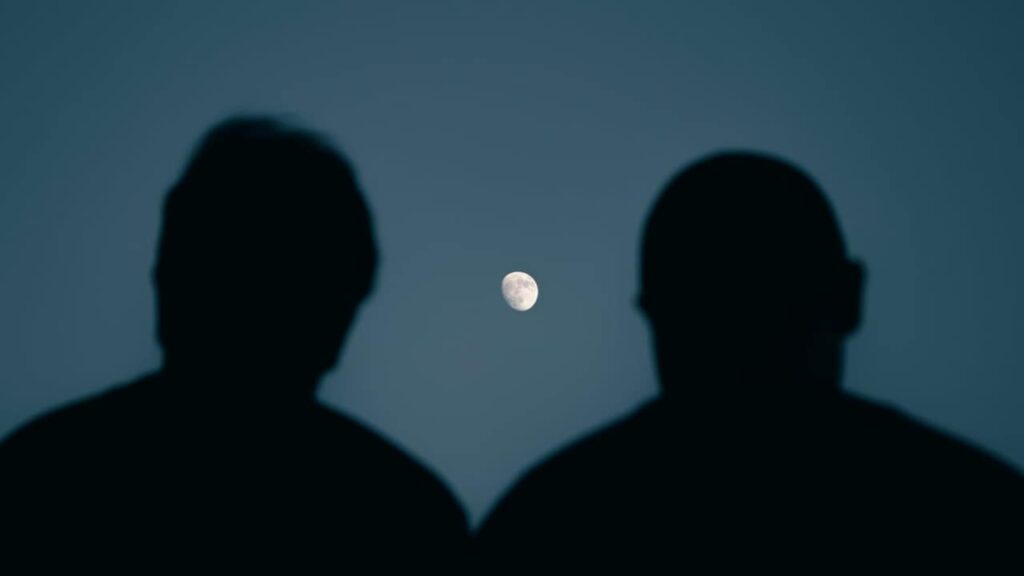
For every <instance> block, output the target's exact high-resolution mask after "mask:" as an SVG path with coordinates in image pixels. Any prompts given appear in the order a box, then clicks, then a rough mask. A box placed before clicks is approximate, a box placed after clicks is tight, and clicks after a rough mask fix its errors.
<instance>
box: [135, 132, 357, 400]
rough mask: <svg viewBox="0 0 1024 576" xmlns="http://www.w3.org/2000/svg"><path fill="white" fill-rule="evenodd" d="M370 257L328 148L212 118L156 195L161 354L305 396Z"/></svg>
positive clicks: (180, 366) (246, 387) (339, 163)
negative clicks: (177, 174) (174, 177)
mask: <svg viewBox="0 0 1024 576" xmlns="http://www.w3.org/2000/svg"><path fill="white" fill-rule="evenodd" d="M376 261H377V251H376V247H375V242H374V238H373V232H372V226H371V222H370V213H369V210H368V208H367V205H366V203H365V202H364V200H363V197H362V194H361V193H360V191H359V188H358V186H357V183H356V180H355V177H354V175H353V173H352V169H351V168H350V167H349V164H348V162H347V161H346V160H345V159H344V158H343V157H342V156H341V155H340V154H339V152H337V151H336V150H334V149H333V148H331V147H330V146H329V145H328V144H327V143H325V141H324V140H323V139H321V138H320V137H318V136H317V135H315V134H312V133H310V132H306V131H304V130H299V129H296V128H293V127H290V126H286V125H284V124H281V123H279V122H276V121H273V120H270V119H265V118H233V119H229V120H227V121H224V122H222V123H220V124H218V125H216V126H214V127H213V128H212V129H211V130H210V131H209V132H208V133H207V134H206V135H205V136H204V137H203V139H202V141H201V142H200V143H199V145H198V148H197V149H196V151H195V152H194V154H193V156H192V158H191V160H190V161H189V163H188V165H187V167H186V169H185V172H184V174H183V175H182V176H181V178H180V179H179V180H178V182H177V183H176V184H175V185H174V187H173V188H172V189H171V191H170V193H169V194H168V196H167V200H166V204H165V206H164V214H163V232H162V236H161V239H160V247H159V254H158V259H157V264H156V269H155V275H154V278H155V282H156V291H157V302H158V322H159V330H158V334H159V339H160V343H161V345H162V346H163V349H164V359H165V367H166V368H167V369H168V370H170V371H177V372H185V373H188V374H189V375H190V377H196V376H199V377H202V376H201V375H204V374H205V375H209V376H210V377H211V378H212V379H214V380H218V379H219V380H220V381H223V382H224V386H232V385H234V384H232V383H231V382H234V381H240V382H241V383H240V384H239V386H241V388H242V390H243V391H252V392H260V391H267V389H270V391H271V392H273V393H274V394H278V393H280V394H304V395H310V394H311V393H312V391H313V387H314V386H315V384H316V381H317V380H318V379H319V377H320V376H321V375H322V374H323V373H324V372H325V371H327V370H328V369H330V368H331V367H332V366H333V365H334V364H335V362H336V361H337V357H338V353H339V350H340V347H341V344H342V341H343V339H344V336H345V334H346V332H347V330H348V328H349V325H350V324H351V321H352V319H353V316H354V313H355V310H356V308H357V306H358V305H359V303H360V301H361V300H362V299H363V298H364V297H366V295H367V294H368V293H369V291H370V289H371V285H372V282H373V277H374V272H375V268H376ZM278 387H279V388H278Z"/></svg>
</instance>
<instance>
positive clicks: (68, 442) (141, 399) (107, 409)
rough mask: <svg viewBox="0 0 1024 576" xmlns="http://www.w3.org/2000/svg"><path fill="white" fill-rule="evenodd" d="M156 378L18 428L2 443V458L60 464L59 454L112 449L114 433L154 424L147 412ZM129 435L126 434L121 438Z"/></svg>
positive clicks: (99, 395)
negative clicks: (138, 423) (29, 459)
mask: <svg viewBox="0 0 1024 576" xmlns="http://www.w3.org/2000/svg"><path fill="white" fill-rule="evenodd" d="M152 380H153V376H146V377H143V378H140V379H138V380H135V381H131V382H127V383H122V384H119V385H116V386H114V387H112V388H110V389H107V390H104V391H102V392H99V393H97V394H95V395H93V396H90V397H88V398H86V399H83V400H78V401H76V402H74V403H71V404H68V405H65V406H62V407H59V408H56V409H53V410H50V411H48V412H46V413H44V414H42V415H40V416H37V417H36V418H34V419H32V420H30V421H29V422H28V423H26V424H24V425H22V426H21V427H20V428H18V429H16V430H15V431H14V432H13V433H11V434H10V435H9V436H8V437H7V438H5V439H4V441H3V442H2V443H0V458H3V459H6V458H11V457H15V456H23V455H24V456H36V457H38V460H40V461H45V462H48V463H57V462H58V461H59V458H58V455H64V454H81V451H82V450H83V449H85V450H88V447H89V446H93V447H94V449H95V448H109V446H110V445H109V442H110V441H111V440H112V438H111V434H112V433H117V432H121V433H123V432H124V431H125V426H127V425H131V424H133V423H137V422H145V421H151V419H150V418H148V417H147V415H146V414H144V413H143V411H144V410H145V407H146V404H148V402H146V398H147V393H146V392H147V390H146V389H147V387H149V386H152V382H151V381H152ZM128 436H130V435H128V434H124V435H123V436H122V438H124V437H128Z"/></svg>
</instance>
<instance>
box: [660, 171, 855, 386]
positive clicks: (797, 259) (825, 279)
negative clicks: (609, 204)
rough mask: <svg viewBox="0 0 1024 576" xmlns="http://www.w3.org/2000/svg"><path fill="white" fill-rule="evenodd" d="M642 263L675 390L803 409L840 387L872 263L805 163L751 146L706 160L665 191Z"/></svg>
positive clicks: (663, 367)
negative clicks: (861, 259) (849, 239)
mask: <svg viewBox="0 0 1024 576" xmlns="http://www.w3.org/2000/svg"><path fill="white" fill-rule="evenodd" d="M641 258H642V264H641V294H640V305H641V308H642V309H643V310H644V312H645V314H646V315H647V317H648V319H649V321H650V323H651V326H652V330H653V334H654V339H655V343H656V355H657V360H658V368H659V373H660V377H661V381H662V390H663V393H664V394H665V395H666V396H667V397H669V398H671V397H673V396H675V395H677V394H678V395H679V396H681V397H685V398H688V399H700V400H707V401H711V402H723V403H726V404H733V405H739V404H744V403H765V402H771V403H786V404H794V403H795V404H799V403H802V402H806V401H808V400H812V399H820V398H822V397H828V396H830V395H832V394H834V393H835V392H836V391H837V390H838V384H839V372H840V368H841V345H842V340H843V338H844V337H845V336H846V335H847V334H849V333H850V332H852V331H853V330H855V329H856V327H857V324H858V321H859V316H860V292H861V283H862V270H861V267H860V266H859V265H858V264H856V263H855V262H853V261H851V260H850V259H848V257H847V255H846V249H845V247H844V245H843V239H842V236H841V233H840V231H839V226H838V223H837V221H836V218H835V216H834V214H833V213H832V210H831V208H830V207H829V205H828V202H827V201H826V199H825V197H824V195H823V194H822V192H821V190H819V188H818V186H817V185H816V184H815V183H814V182H813V181H812V180H811V179H810V178H809V177H808V176H807V175H806V174H804V173H803V172H802V171H801V170H799V169H797V168H796V167H794V166H792V165H791V164H788V163H786V162H784V161H781V160H779V159H775V158H771V157H768V156H763V155H759V154H752V153H723V154H716V155H713V156H710V157H707V158H704V159H702V160H700V161H698V162H696V163H695V164H693V165H691V166H689V167H687V168H686V169H684V170H683V171H682V172H681V173H679V174H678V175H677V176H675V178H673V179H672V181H671V182H670V183H669V184H668V186H667V187H666V189H665V190H664V192H662V194H661V196H660V198H658V200H657V202H656V204H655V206H654V208H653V210H652V211H651V213H650V216H649V218H648V221H647V226H646V229H645V232H644V237H643V247H642V255H641Z"/></svg>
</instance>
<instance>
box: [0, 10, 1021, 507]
mask: <svg viewBox="0 0 1024 576" xmlns="http://www.w3.org/2000/svg"><path fill="white" fill-rule="evenodd" d="M768 4H769V3H765V2H758V1H754V0H750V1H743V2H723V1H714V2H711V1H709V2H704V3H684V2H677V1H659V2H655V1H647V2H644V1H636V0H632V1H628V2H627V1H619V2H607V1H599V0H581V1H578V2H557V1H544V2H540V1H538V2H524V1H522V0H520V1H517V2H471V1H465V2H417V1H408V2H387V1H381V0H373V1H366V2H340V1H339V2H318V3H314V2H300V1H291V2H257V1H244V2H243V1H238V2H179V3H171V2H149V3H141V2H88V3H86V2H60V3H58V2H48V1H36V0H33V1H11V0H8V1H5V2H4V3H3V4H0V114H2V115H3V122H2V126H3V128H2V129H3V136H2V138H0V434H4V433H6V432H8V431H10V430H11V429H12V428H13V427H15V426H17V425H18V424H20V423H22V422H24V421H25V420H26V419H28V418H30V417H31V416H33V415H35V414H37V413H39V412H40V411H42V410H44V409H46V408H49V407H52V406H54V405H56V404H58V403H60V402H63V401H67V400H70V399H73V398H76V397H80V396H82V395H84V394H87V393H90V392H93V391H98V390H100V389H102V388H104V387H106V386H108V385H110V384H111V383H114V382H117V381H121V380H125V379H128V378H130V377H132V376H134V375H136V374H138V373H140V372H142V371H144V370H147V369H151V368H154V367H156V366H157V365H158V364H159V350H158V348H157V346H156V342H155V338H154V321H153V313H154V310H153V299H152V290H151V286H150V283H149V273H150V269H151V266H152V263H153V257H154V248H155V241H156V238H157V233H158V225H159V215H160V212H159V210H160V205H161V200H162V198H163V195H164V193H165V192H166V190H167V188H168V186H169V185H170V183H171V182H172V180H173V179H174V178H175V177H176V175H177V174H178V172H179V170H180V169H181V167H182V163H183V161H184V159H185V158H186V155H187V153H188V151H189V149H190V148H191V146H192V145H193V144H194V142H195V140H196V138H197V137H198V136H199V134H200V133H201V132H202V131H203V130H204V129H205V128H206V127H207V126H208V125H209V124H210V123H212V122H213V121H215V120H217V119H220V118H221V117H223V116H224V115H226V114H229V113H235V112H273V113H283V114H285V115H286V116H288V117H291V118H294V119H297V120H299V121H301V122H303V123H305V124H307V125H310V126H312V127H314V128H318V129H321V130H323V131H325V132H326V133H328V134H329V135H330V136H331V137H333V138H334V139H335V140H336V142H337V143H338V144H339V145H340V146H341V147H342V148H343V149H344V150H345V152H346V153H347V154H348V155H349V156H350V157H351V158H352V160H353V161H354V163H355V164H356V167H357V169H358V171H359V174H360V178H361V181H362V184H363V186H364V188H365V190H366V193H367V196H368V197H369V200H370V202H371V204H372V208H373V211H374V214H375V216H376V224H377V232H378V235H379V238H380V241H381V248H382V253H383V262H382V268H381V270H380V276H379V281H378V289H377V291H376V293H375V295H374V296H373V298H372V299H371V300H370V301H369V303H368V304H367V306H366V307H364V309H363V311H362V313H361V315H360V317H359V320H358V322H357V324H356V325H355V327H354V331H353V333H352V335H351V337H350V340H349V346H348V348H347V349H346V352H345V354H344V356H343V359H342V365H341V367H340V368H339V369H338V370H337V371H335V372H334V373H332V374H331V375H330V376H329V377H328V378H327V380H326V381H325V383H324V386H323V389H322V396H323V398H324V399H325V400H326V401H327V402H328V403H330V404H333V405H336V406H339V407H340V408H341V409H342V410H344V411H346V412H348V413H351V414H354V415H356V416H357V417H359V418H361V419H363V420H365V421H366V422H368V423H370V424H371V425H373V426H374V427H376V428H378V429H379V430H381V431H383V432H384V433H385V434H387V435H388V436H390V437H392V438H394V439H395V440H396V441H398V442H399V443H401V444H402V445H403V446H405V447H407V448H408V449H409V450H411V451H412V452H413V453H415V454H416V455H417V456H419V457H420V458H421V459H422V460H423V461H424V462H426V463H428V464H429V465H430V466H432V467H433V468H434V469H435V470H436V471H437V472H438V473H439V474H441V475H443V476H444V477H445V478H446V479H447V480H448V481H449V482H450V483H451V485H452V487H453V488H454V489H455V490H456V492H457V493H458V495H459V496H460V497H461V499H462V500H463V502H464V503H465V504H466V506H467V508H468V509H469V510H470V512H471V513H472V514H473V516H474V518H476V519H479V517H480V515H481V514H483V513H484V512H485V511H486V509H487V508H488V507H489V506H490V505H491V504H492V503H493V501H494V498H495V497H496V496H497V495H498V494H499V493H500V492H501V491H502V490H503V489H504V488H505V487H506V486H507V485H508V483H509V482H511V481H512V480H513V478H514V476H515V475H516V474H517V473H519V472H520V471H521V470H522V469H523V467H525V466H527V465H529V464H530V463H531V462H533V461H535V460H536V459H537V458H538V457H539V456H541V455H542V454H544V453H546V452H548V451H549V450H551V449H552V448H554V447H556V446H558V445H561V444H563V443H564V442H566V441H568V440H569V439H571V438H573V437H575V436H577V435H579V434H581V433H583V432H584V431H586V430H589V429H592V428H593V427H594V426H596V425H598V424H600V423H602V422H605V421H607V420H609V419H610V418H612V417H614V416H616V415H618V414H621V413H623V412H624V411H626V410H629V409H630V408H631V407H633V406H634V405H636V404H637V403H638V402H640V401H642V400H644V399H645V398H648V397H650V396H651V395H652V394H654V392H655V390H656V388H655V382H654V376H653V367H652V362H651V354H650V351H649V350H648V339H647V334H646V327H645V326H644V324H643V323H642V321H641V318H640V317H639V315H638V314H637V312H636V310H635V308H634V306H633V298H634V296H635V291H636V263H637V262H636V260H637V259H636V250H637V244H638V240H639V232H640V227H641V224H642V221H643V217H644V214H645V213H646V210H647V208H648V207H649V205H650V203H651V201H652V200H653V198H654V196H655V194H656V192H657V190H658V189H659V188H660V186H661V185H662V184H663V183H664V182H665V181H666V180H667V178H668V177H669V176H670V175H671V174H672V173H673V172H674V171H675V170H676V169H678V168H679V167H680V166H681V165H682V164H684V163H686V162H689V161H690V160H692V159H694V158H695V157H697V156H699V155H701V154H704V153H706V152H708V151H711V150H714V149H718V148H721V147H736V146H739V147H753V148H758V149H763V150H767V151H771V152H775V153H778V154H781V155H783V156H786V157H789V158H791V159H792V160H794V161H795V162H797V163H798V164H800V165H802V166H804V167H805V168H806V169H807V170H808V171H809V172H810V173H811V174H813V175H814V176H815V177H816V178H817V179H818V180H819V181H820V182H821V184H822V185H823V186H824V187H825V189H826V190H827V192H828V193H829V195H830V197H831V198H832V200H833V202H834V203H835V206H836V208H837V211H838V214H839V216H840V218H841V220H842V222H843V227H844V230H845V232H846V235H847V239H848V243H849V246H850V249H851V251H852V252H853V253H854V254H855V255H857V256H859V257H861V258H862V259H863V260H864V261H865V262H866V263H867V266H868V272H869V276H868V291H867V301H866V323H865V325H864V327H863V329H862V331H861V332H860V333H859V335H857V336H856V337H855V338H854V340H853V341H852V343H851V345H850V346H849V349H848V350H849V354H848V360H849V361H848V365H849V369H848V372H847V378H846V384H847V387H848V388H850V389H852V390H855V391H858V392H861V393H864V394H866V395H869V396H871V397H875V398H879V399H883V400H886V401H890V402H892V403H894V404H896V405H898V406H901V407H903V408H904V409H906V410H907V411H909V412H911V413H913V414H915V415H918V416H920V417H921V418H923V419H925V420H926V421H929V422H932V423H935V424H937V425H940V426H942V427H944V428H946V429H948V430H951V431H953V432H956V433H958V434H960V435H963V436H965V437H968V438H970V439H973V440H975V441H977V442H978V443H980V444H982V445H983V446H986V447H988V448H989V449H991V450H993V451H995V452H997V453H999V454H1001V455H1003V456H1004V457H1006V458H1008V459H1010V460H1011V461H1014V462H1016V463H1017V465H1018V466H1024V418H1022V417H1021V416H1022V413H1024V388H1022V383H1024V364H1022V362H1021V360H1020V359H1021V354H1022V349H1021V348H1022V345H1021V343H1022V342H1024V335H1022V333H1021V326H1022V325H1024V305H1022V303H1021V298H1020V295H1021V294H1024V270H1022V266H1024V263H1022V259H1021V246H1024V232H1022V227H1021V226H1020V223H1019V220H1020V218H1021V217H1022V216H1024V194H1022V192H1024V171H1022V170H1021V166H1022V165H1024V139H1022V137H1021V134H1022V133H1024V108H1022V107H1021V103H1022V102H1024V82H1022V81H1021V75H1020V70H1021V69H1024V36H1022V35H1021V34H1020V31H1021V30H1022V29H1024V7H1022V6H1024V5H1022V4H1020V3H1019V2H1010V1H1006V2H983V3H967V2H959V1H948V2H939V1H903V2H889V1H884V2H883V1H879V2H856V3H852V2H842V3H839V2H836V3H830V2H821V1H806V2H803V1H802V2H781V3H772V4H776V6H771V7H769V6H768ZM979 4H980V6H979ZM780 5H781V6H780ZM268 233H272V231H268ZM512 270H524V271H527V272H529V273H530V274H532V275H533V276H534V277H535V278H536V279H537V281H538V283H539V285H540V289H541V295H540V300H539V302H538V304H537V306H536V307H535V308H534V309H533V310H532V311H530V312H528V313H525V314H520V313H515V312H512V311H511V310H509V309H508V308H507V307H506V306H505V305H504V303H503V301H502V299H501V295H500V291H499V285H500V281H501V278H502V276H503V275H504V274H505V273H506V272H509V271H512ZM183 425H187V423H185V422H183Z"/></svg>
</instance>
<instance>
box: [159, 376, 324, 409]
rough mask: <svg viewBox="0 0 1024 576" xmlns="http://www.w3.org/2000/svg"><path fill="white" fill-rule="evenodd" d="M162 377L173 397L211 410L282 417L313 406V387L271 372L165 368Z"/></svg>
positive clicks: (314, 401)
mask: <svg viewBox="0 0 1024 576" xmlns="http://www.w3.org/2000/svg"><path fill="white" fill-rule="evenodd" d="M161 375H162V377H163V379H164V381H165V382H166V383H167V386H168V388H169V389H170V391H171V392H172V393H173V394H174V395H175V396H178V397H180V398H183V399H187V401H188V402H190V403H195V404H198V405H202V406H206V407H209V408H213V409H231V410H232V411H240V412H253V413H263V412H276V413H281V412H283V411H288V410H292V409H308V408H309V407H310V406H312V405H314V404H315V403H316V395H315V393H314V391H315V389H316V386H315V383H314V384H308V383H306V382H301V381H294V380H295V378H289V377H287V376H283V375H279V374H276V373H274V372H264V373H256V372H254V371H250V370H232V369H229V368H224V367H211V366H203V367H202V368H198V367H196V366H189V365H182V364H167V365H165V366H164V367H163V369H162V370H161ZM300 380H301V379H300ZM198 407H199V406H197V408H198Z"/></svg>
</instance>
